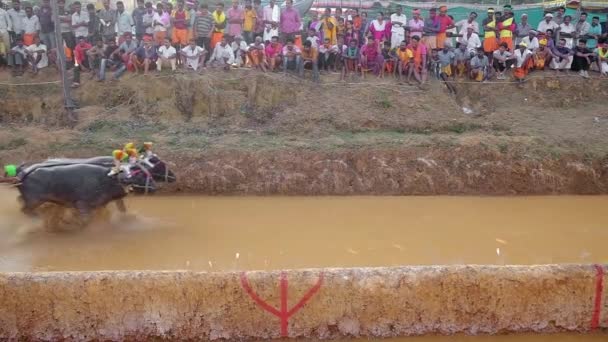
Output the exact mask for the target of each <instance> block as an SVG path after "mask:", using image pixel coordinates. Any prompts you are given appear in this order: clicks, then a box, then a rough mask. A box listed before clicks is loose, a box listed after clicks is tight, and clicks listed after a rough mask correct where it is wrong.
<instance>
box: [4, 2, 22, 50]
mask: <svg viewBox="0 0 608 342" xmlns="http://www.w3.org/2000/svg"><path fill="white" fill-rule="evenodd" d="M7 13H8V16H9V17H10V18H11V26H12V29H13V30H12V31H11V30H9V32H11V36H12V37H11V38H12V40H13V42H17V40H18V39H19V38H22V37H23V19H25V11H24V10H22V9H21V3H20V2H19V0H14V1H13V8H11V9H9V10H8V11H7Z"/></svg>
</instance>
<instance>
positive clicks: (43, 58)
mask: <svg viewBox="0 0 608 342" xmlns="http://www.w3.org/2000/svg"><path fill="white" fill-rule="evenodd" d="M25 52H26V55H27V61H28V63H29V64H30V65H31V66H32V72H33V73H34V74H37V73H38V70H40V69H42V68H46V67H47V66H49V58H48V56H47V50H46V45H44V44H42V43H41V42H40V37H38V36H34V43H33V44H32V45H30V46H28V47H27V49H26V51H25Z"/></svg>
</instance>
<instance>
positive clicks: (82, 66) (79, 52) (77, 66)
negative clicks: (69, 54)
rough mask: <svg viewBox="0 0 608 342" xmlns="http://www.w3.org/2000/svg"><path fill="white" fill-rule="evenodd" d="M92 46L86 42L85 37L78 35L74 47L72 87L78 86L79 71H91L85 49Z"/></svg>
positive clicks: (87, 49)
mask: <svg viewBox="0 0 608 342" xmlns="http://www.w3.org/2000/svg"><path fill="white" fill-rule="evenodd" d="M92 47H93V46H92V45H91V44H89V43H87V41H86V38H85V37H80V38H79V40H78V44H77V45H76V48H74V80H73V82H72V88H77V87H79V86H80V72H81V71H83V70H84V71H86V72H89V71H91V67H90V65H89V58H88V57H87V51H89V49H91V48H92Z"/></svg>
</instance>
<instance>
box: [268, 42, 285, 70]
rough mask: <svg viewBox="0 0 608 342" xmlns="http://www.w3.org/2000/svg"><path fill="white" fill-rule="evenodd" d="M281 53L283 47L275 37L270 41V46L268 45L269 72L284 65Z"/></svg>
mask: <svg viewBox="0 0 608 342" xmlns="http://www.w3.org/2000/svg"><path fill="white" fill-rule="evenodd" d="M281 52H283V46H282V45H281V43H279V37H277V36H274V37H272V40H271V41H270V44H266V51H265V54H266V62H267V63H268V70H270V71H275V69H276V68H278V67H279V66H280V65H282V64H283V63H282V60H281Z"/></svg>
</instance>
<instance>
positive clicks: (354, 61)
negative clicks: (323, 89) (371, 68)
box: [340, 39, 360, 81]
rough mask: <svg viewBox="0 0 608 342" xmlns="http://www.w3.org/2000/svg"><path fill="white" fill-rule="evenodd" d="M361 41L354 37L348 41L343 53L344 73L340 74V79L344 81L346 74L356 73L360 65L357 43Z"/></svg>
mask: <svg viewBox="0 0 608 342" xmlns="http://www.w3.org/2000/svg"><path fill="white" fill-rule="evenodd" d="M358 44H359V42H358V41H357V40H356V39H352V40H351V41H350V42H349V43H348V48H347V49H346V50H345V51H344V52H343V53H342V61H344V63H343V64H342V75H341V76H340V80H341V81H344V79H345V78H346V75H350V74H351V73H352V74H356V73H357V71H358V70H357V66H358V65H359V55H360V54H359V48H358V47H357V45H358Z"/></svg>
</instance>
